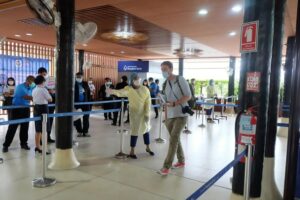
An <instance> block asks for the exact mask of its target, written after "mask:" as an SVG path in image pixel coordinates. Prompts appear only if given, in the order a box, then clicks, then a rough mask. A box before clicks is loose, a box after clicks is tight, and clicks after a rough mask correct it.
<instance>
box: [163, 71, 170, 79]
mask: <svg viewBox="0 0 300 200" xmlns="http://www.w3.org/2000/svg"><path fill="white" fill-rule="evenodd" d="M162 75H163V77H164V78H165V79H167V78H169V76H170V75H169V73H168V72H162Z"/></svg>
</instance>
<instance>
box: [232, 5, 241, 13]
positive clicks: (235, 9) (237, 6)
mask: <svg viewBox="0 0 300 200" xmlns="http://www.w3.org/2000/svg"><path fill="white" fill-rule="evenodd" d="M231 10H232V11H233V12H235V13H239V12H241V10H242V6H241V5H239V4H238V5H234V6H233V7H232V8H231Z"/></svg>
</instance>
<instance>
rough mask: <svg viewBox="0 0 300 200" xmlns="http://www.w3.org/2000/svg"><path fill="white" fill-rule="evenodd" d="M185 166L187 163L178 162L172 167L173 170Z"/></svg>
mask: <svg viewBox="0 0 300 200" xmlns="http://www.w3.org/2000/svg"><path fill="white" fill-rule="evenodd" d="M184 166H185V163H181V162H178V163H176V164H174V165H173V166H172V169H179V168H183V167H184Z"/></svg>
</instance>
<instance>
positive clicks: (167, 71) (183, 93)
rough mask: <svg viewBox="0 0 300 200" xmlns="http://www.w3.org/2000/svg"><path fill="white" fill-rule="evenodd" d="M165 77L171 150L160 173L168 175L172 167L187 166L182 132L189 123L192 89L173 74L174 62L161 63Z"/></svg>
mask: <svg viewBox="0 0 300 200" xmlns="http://www.w3.org/2000/svg"><path fill="white" fill-rule="evenodd" d="M161 70H162V74H163V77H164V78H165V79H166V81H165V83H164V85H163V91H162V93H163V94H164V95H163V97H164V99H165V101H166V104H165V106H166V107H167V109H166V110H167V111H166V112H167V119H166V121H165V125H166V127H167V130H168V132H169V134H170V141H169V150H168V154H167V157H166V159H165V161H164V164H163V168H162V169H161V170H159V172H158V173H159V174H161V175H168V174H169V172H170V168H171V167H172V168H181V167H184V166H185V158H184V153H183V149H182V145H181V142H180V134H181V132H182V130H183V128H184V126H185V125H186V123H187V118H188V113H189V114H190V110H188V111H187V109H186V108H187V107H188V103H187V102H188V100H189V99H190V98H191V91H190V88H189V85H188V83H187V81H186V80H185V79H184V78H183V77H181V76H175V75H174V74H173V64H172V63H171V62H169V61H165V62H163V63H162V64H161ZM176 153H177V158H178V162H177V163H176V164H174V165H173V166H172V164H173V160H174V157H175V154H176Z"/></svg>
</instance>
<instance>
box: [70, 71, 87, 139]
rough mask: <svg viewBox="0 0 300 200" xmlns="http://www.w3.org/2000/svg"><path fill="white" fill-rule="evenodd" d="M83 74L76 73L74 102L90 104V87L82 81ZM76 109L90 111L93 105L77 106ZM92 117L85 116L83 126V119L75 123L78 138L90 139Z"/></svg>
mask: <svg viewBox="0 0 300 200" xmlns="http://www.w3.org/2000/svg"><path fill="white" fill-rule="evenodd" d="M82 76H83V74H82V73H81V72H78V73H76V81H75V90H74V91H75V92H74V102H75V103H80V102H88V101H90V97H91V96H90V93H91V92H90V87H89V85H88V83H87V82H86V81H83V80H82ZM75 109H76V110H77V109H81V110H82V111H83V112H84V111H90V110H91V105H76V106H75ZM89 118H90V115H83V118H82V121H83V123H82V124H81V119H80V118H79V119H77V120H76V121H74V126H75V128H76V130H77V132H78V137H90V135H89V133H88V132H89V126H90V122H89Z"/></svg>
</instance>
